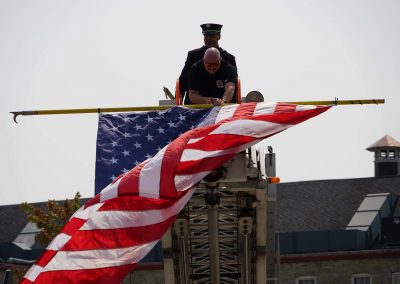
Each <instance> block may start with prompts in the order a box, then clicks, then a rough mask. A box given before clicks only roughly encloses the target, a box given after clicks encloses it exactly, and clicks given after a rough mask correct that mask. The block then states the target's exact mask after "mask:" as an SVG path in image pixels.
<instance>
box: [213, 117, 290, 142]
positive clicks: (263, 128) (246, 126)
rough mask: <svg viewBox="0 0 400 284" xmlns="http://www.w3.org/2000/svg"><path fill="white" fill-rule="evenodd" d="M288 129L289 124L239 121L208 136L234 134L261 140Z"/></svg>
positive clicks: (223, 125) (248, 120)
mask: <svg viewBox="0 0 400 284" xmlns="http://www.w3.org/2000/svg"><path fill="white" fill-rule="evenodd" d="M286 128H288V125H287V124H281V123H274V122H268V121H262V120H250V119H239V120H234V121H230V122H227V123H224V124H221V125H220V126H218V127H217V128H216V129H214V130H213V131H212V132H211V133H210V134H208V135H213V134H234V135H245V136H252V137H255V138H259V137H265V136H266V135H268V134H269V133H276V132H278V131H281V130H282V129H286Z"/></svg>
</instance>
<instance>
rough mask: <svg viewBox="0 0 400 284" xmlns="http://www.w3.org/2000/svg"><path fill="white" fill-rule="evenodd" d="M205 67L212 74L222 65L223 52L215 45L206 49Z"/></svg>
mask: <svg viewBox="0 0 400 284" xmlns="http://www.w3.org/2000/svg"><path fill="white" fill-rule="evenodd" d="M203 62H204V67H205V68H206V70H207V72H208V73H210V74H215V73H217V71H218V70H219V66H220V65H221V54H220V53H219V50H218V49H217V48H215V47H210V48H209V49H207V50H206V53H204V57H203Z"/></svg>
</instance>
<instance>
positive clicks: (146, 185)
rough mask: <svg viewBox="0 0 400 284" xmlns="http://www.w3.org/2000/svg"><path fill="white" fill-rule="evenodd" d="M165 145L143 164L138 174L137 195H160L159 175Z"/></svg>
mask: <svg viewBox="0 0 400 284" xmlns="http://www.w3.org/2000/svg"><path fill="white" fill-rule="evenodd" d="M166 149H167V147H164V148H163V149H162V150H160V151H159V152H158V153H157V154H156V155H155V156H154V157H153V158H152V159H151V160H149V161H148V163H147V164H145V165H144V166H143V168H142V170H141V171H140V176H139V195H140V196H147V197H151V198H159V197H160V177H161V166H162V159H163V157H164V153H165V150H166Z"/></svg>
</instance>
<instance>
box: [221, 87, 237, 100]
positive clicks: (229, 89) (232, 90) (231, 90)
mask: <svg viewBox="0 0 400 284" xmlns="http://www.w3.org/2000/svg"><path fill="white" fill-rule="evenodd" d="M234 93H235V83H233V82H227V83H226V84H225V92H224V95H223V96H222V100H223V101H224V102H225V103H230V102H231V100H232V98H233V94H234Z"/></svg>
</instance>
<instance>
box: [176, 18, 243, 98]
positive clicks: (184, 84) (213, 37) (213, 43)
mask: <svg viewBox="0 0 400 284" xmlns="http://www.w3.org/2000/svg"><path fill="white" fill-rule="evenodd" d="M200 27H201V29H202V31H203V35H204V46H203V47H201V48H198V49H194V50H191V51H189V52H188V55H187V58H186V62H185V66H184V67H183V69H182V72H181V75H180V76H179V88H180V92H181V94H182V96H183V95H185V93H186V96H185V101H184V103H185V104H191V101H190V99H189V96H188V95H187V91H188V78H189V70H190V67H192V65H193V64H194V63H196V62H197V61H199V60H202V59H203V56H204V53H205V52H206V50H207V49H208V48H210V47H215V48H218V50H219V52H220V54H221V57H222V59H223V60H225V61H228V62H229V63H230V64H232V65H233V66H234V67H235V68H237V67H236V60H235V56H233V55H232V54H230V53H229V52H227V51H226V50H224V49H222V48H221V47H220V46H219V44H218V41H219V40H220V39H221V28H222V25H219V24H211V23H209V24H203V25H200Z"/></svg>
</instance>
